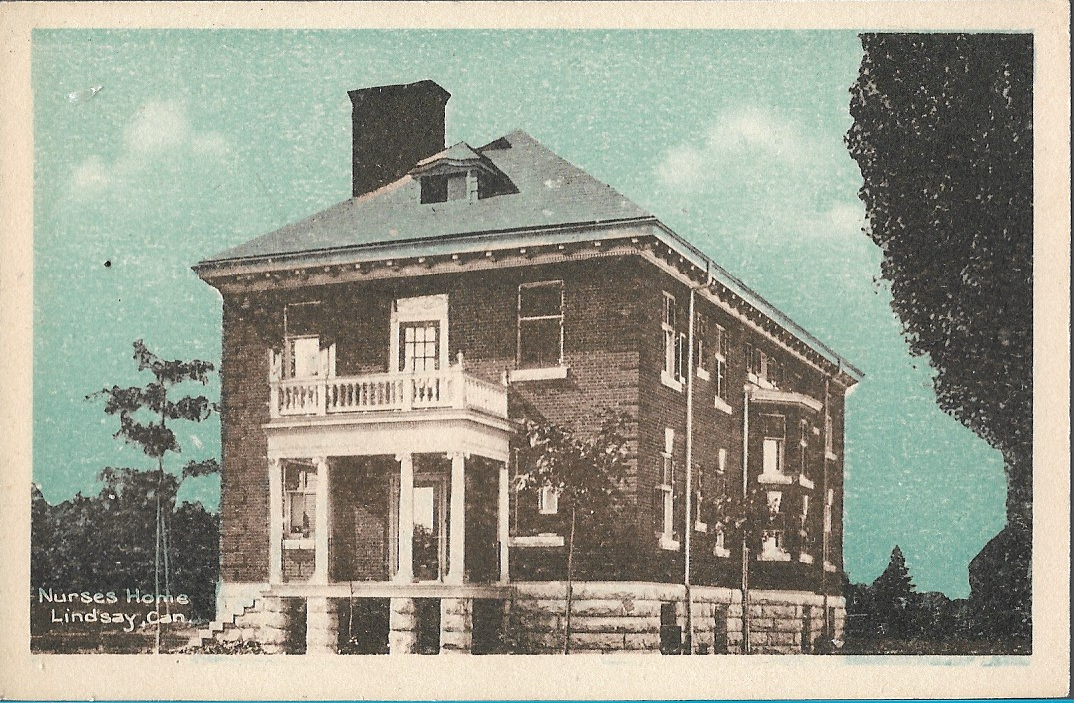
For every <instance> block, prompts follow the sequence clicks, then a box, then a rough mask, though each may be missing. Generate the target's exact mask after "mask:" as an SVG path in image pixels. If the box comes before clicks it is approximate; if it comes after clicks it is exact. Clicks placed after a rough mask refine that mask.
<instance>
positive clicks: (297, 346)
mask: <svg viewBox="0 0 1074 703" xmlns="http://www.w3.org/2000/svg"><path fill="white" fill-rule="evenodd" d="M288 352H289V356H290V364H289V365H290V368H289V376H290V378H313V377H314V376H319V375H320V373H321V340H320V338H319V337H292V338H291V339H289V340H288Z"/></svg>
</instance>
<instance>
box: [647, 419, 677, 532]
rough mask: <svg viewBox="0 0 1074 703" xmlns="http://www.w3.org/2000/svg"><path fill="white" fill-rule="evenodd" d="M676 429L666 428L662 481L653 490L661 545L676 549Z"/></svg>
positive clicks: (654, 516) (654, 514)
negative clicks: (673, 542) (674, 540)
mask: <svg viewBox="0 0 1074 703" xmlns="http://www.w3.org/2000/svg"><path fill="white" fill-rule="evenodd" d="M674 449H675V430H673V429H671V428H670V427H669V428H667V429H665V430H664V451H663V453H662V454H661V458H660V483H659V484H658V485H657V486H656V489H655V490H654V491H653V520H654V522H655V525H654V527H655V528H656V531H657V532H658V533H659V534H660V538H661V539H660V543H661V546H663V547H665V548H668V549H674V548H677V547H678V545H677V544H672V541H673V539H674V535H675V459H674V455H673V452H674Z"/></svg>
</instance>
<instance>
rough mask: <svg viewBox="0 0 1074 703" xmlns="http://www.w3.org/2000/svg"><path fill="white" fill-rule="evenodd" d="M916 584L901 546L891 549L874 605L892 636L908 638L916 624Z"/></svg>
mask: <svg viewBox="0 0 1074 703" xmlns="http://www.w3.org/2000/svg"><path fill="white" fill-rule="evenodd" d="M915 588H916V587H915V586H914V581H913V579H912V578H910V569H908V568H907V566H906V558H905V557H903V554H902V550H901V549H899V545H897V544H896V545H895V548H894V549H892V550H891V559H890V560H889V561H888V565H887V568H886V569H884V573H882V574H880V575H879V576H877V577H876V580H875V581H873V603H874V607H875V613H876V616H877V618H878V620H879V622H880V624H881V625H882V626H883V630H884V632H885V633H886V634H887V635H889V636H891V637H906V636H907V635H909V634H910V633H911V632H912V629H913V627H912V626H913V624H914V622H916V616H915V606H916V604H917V600H916V598H915V594H914V590H915Z"/></svg>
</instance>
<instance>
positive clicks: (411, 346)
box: [388, 294, 448, 393]
mask: <svg viewBox="0 0 1074 703" xmlns="http://www.w3.org/2000/svg"><path fill="white" fill-rule="evenodd" d="M388 339H389V350H388V368H389V370H390V371H391V372H393V373H397V372H405V373H429V372H433V371H437V370H440V369H444V368H446V367H447V365H448V358H447V350H448V296H447V295H446V294H438V295H424V296H417V297H413V298H399V299H397V300H395V301H394V303H393V304H392V312H391V332H390V335H389V338H388ZM433 385H435V384H433ZM428 388H429V386H428V384H426V385H425V389H426V390H428ZM422 392H423V393H424V392H425V390H423V391H422Z"/></svg>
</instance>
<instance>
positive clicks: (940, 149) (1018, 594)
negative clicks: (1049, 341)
mask: <svg viewBox="0 0 1074 703" xmlns="http://www.w3.org/2000/svg"><path fill="white" fill-rule="evenodd" d="M861 41H862V47H863V49H864V56H863V58H862V64H861V70H860V73H859V75H858V79H857V82H856V83H855V84H854V85H853V87H852V88H851V104H850V111H851V115H852V116H853V118H854V124H853V126H852V127H851V129H850V131H849V132H848V134H847V138H846V141H847V146H848V148H849V150H850V154H851V156H852V157H853V158H854V159H855V160H856V161H857V162H858V165H859V167H860V168H861V173H862V177H863V179H864V185H863V186H862V189H861V192H860V196H861V199H862V200H863V201H864V203H865V206H866V214H867V216H868V229H867V234H868V235H869V236H870V237H871V238H872V239H873V241H874V242H876V243H877V244H878V245H879V246H880V248H881V250H882V251H883V255H884V258H883V261H882V264H881V275H882V277H883V279H884V280H886V281H887V282H888V283H889V284H890V286H891V293H892V307H893V309H894V311H895V313H896V314H897V315H898V317H899V319H900V320H901V322H902V325H903V330H904V334H905V336H906V338H907V340H908V341H909V343H910V349H911V352H912V353H914V354H916V355H920V356H925V357H927V358H928V359H929V363H930V364H931V365H932V366H933V367H934V368H935V369H936V375H935V379H934V388H935V391H936V397H937V401H938V403H939V406H940V407H941V408H942V409H943V410H944V411H945V412H947V413H949V414H951V415H952V416H954V417H955V418H957V419H958V420H959V421H961V422H962V423H963V424H964V425H966V426H967V427H969V428H970V429H971V430H973V431H974V432H975V433H977V434H978V435H979V436H980V437H982V438H983V439H985V440H986V441H988V442H989V443H990V444H991V445H992V446H993V447H995V448H996V449H998V450H999V451H1000V452H1001V453H1002V454H1003V458H1004V465H1005V469H1006V472H1007V483H1008V491H1007V527H1006V528H1004V531H1003V533H1001V536H1000V537H997V538H996V539H995V540H993V541H994V543H995V544H994V545H990V548H989V549H987V550H983V551H982V554H981V558H980V563H981V564H982V565H983V564H985V563H987V568H984V569H980V570H979V579H977V587H976V588H975V590H974V592H975V595H974V597H975V598H978V596H977V594H978V593H980V594H983V595H982V596H981V598H978V600H979V601H980V602H981V603H982V604H984V603H987V604H986V605H982V607H981V608H979V610H981V612H982V613H984V614H985V616H986V617H987V616H988V613H992V614H993V615H995V617H996V623H997V628H998V627H999V624H1000V623H1005V624H1006V626H1007V627H1008V631H1009V633H1010V634H1016V633H1023V634H1024V633H1027V632H1028V631H1029V624H1030V621H1029V617H1030V615H1029V613H1030V608H1029V602H1030V601H1029V598H1030V592H1031V587H1030V562H1031V554H1030V551H1031V545H1032V502H1031V501H1032V490H1033V474H1032V459H1033V450H1032V437H1033V407H1032V397H1033V368H1032V363H1033V306H1032V302H1033V287H1032V284H1033V259H1032V255H1033V130H1032V111H1033V37H1032V35H1029V34H941V33H934V34H863V35H862V36H861ZM986 551H987V554H986ZM982 598H983V600H982ZM1011 612H1014V613H1017V614H1018V620H1019V622H1018V623H1017V624H1015V622H1014V621H1013V620H1011V619H1010V618H1007V617H1006V614H1007V613H1011ZM997 628H993V631H996V632H998V629H997ZM1012 628H1013V629H1012Z"/></svg>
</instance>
